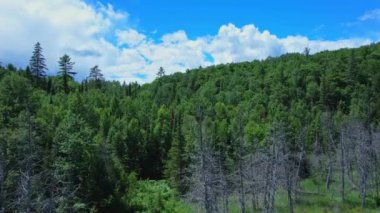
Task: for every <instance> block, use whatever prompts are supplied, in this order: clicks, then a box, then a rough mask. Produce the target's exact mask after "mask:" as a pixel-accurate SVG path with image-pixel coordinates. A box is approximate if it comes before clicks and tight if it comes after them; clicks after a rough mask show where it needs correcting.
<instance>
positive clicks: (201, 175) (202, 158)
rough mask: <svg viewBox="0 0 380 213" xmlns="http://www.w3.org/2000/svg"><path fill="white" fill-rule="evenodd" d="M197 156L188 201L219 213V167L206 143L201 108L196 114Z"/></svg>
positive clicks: (208, 211)
mask: <svg viewBox="0 0 380 213" xmlns="http://www.w3.org/2000/svg"><path fill="white" fill-rule="evenodd" d="M196 121H197V130H196V131H197V148H196V153H198V154H197V156H196V157H195V159H193V161H194V163H193V165H192V168H191V170H192V175H191V180H190V182H191V187H190V191H189V193H188V197H189V199H190V200H192V201H195V202H201V203H202V204H203V207H204V209H205V210H206V212H207V213H211V212H219V210H218V204H217V196H218V194H220V193H219V192H220V175H219V171H220V170H221V169H220V168H219V165H218V163H217V160H216V157H215V155H214V153H213V151H212V149H211V147H210V146H209V145H208V143H206V141H205V137H204V130H203V127H204V126H203V121H204V113H203V109H202V108H201V107H198V109H197V112H196Z"/></svg>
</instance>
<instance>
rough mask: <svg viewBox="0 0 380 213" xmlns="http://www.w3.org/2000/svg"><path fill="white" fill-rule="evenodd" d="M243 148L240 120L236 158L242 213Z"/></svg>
mask: <svg viewBox="0 0 380 213" xmlns="http://www.w3.org/2000/svg"><path fill="white" fill-rule="evenodd" d="M243 146H244V138H243V124H242V121H241V120H240V122H239V156H238V164H239V203H240V210H241V212H242V213H245V192H244V173H243Z"/></svg>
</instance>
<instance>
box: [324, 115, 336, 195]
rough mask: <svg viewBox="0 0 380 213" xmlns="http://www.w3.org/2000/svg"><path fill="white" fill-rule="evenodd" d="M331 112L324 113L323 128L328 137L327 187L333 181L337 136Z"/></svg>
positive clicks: (327, 187)
mask: <svg viewBox="0 0 380 213" xmlns="http://www.w3.org/2000/svg"><path fill="white" fill-rule="evenodd" d="M331 117H332V116H331V113H330V112H326V113H324V114H323V115H322V128H323V130H324V131H325V132H326V133H325V135H326V137H327V150H326V154H327V161H328V162H327V175H326V189H327V190H329V189H330V184H331V181H332V175H333V166H334V161H333V159H334V155H335V137H334V132H333V124H332V121H331V120H332V118H331Z"/></svg>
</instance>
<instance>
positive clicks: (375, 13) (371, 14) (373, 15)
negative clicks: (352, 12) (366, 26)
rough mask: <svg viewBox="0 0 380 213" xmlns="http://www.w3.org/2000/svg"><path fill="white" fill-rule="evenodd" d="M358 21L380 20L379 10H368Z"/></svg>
mask: <svg viewBox="0 0 380 213" xmlns="http://www.w3.org/2000/svg"><path fill="white" fill-rule="evenodd" d="M359 20H360V21H367V20H380V9H374V10H370V11H367V12H365V13H364V15H362V16H360V17H359Z"/></svg>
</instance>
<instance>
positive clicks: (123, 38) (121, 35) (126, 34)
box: [116, 29, 146, 46]
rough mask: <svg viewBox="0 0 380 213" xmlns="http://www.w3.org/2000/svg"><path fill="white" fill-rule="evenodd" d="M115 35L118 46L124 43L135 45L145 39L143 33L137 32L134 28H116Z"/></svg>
mask: <svg viewBox="0 0 380 213" xmlns="http://www.w3.org/2000/svg"><path fill="white" fill-rule="evenodd" d="M116 37H117V43H118V45H119V46H121V45H124V44H126V45H128V46H136V45H138V44H140V43H141V42H143V41H144V40H145V39H146V36H145V35H143V34H141V33H139V32H137V31H136V30H134V29H128V30H117V31H116Z"/></svg>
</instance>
